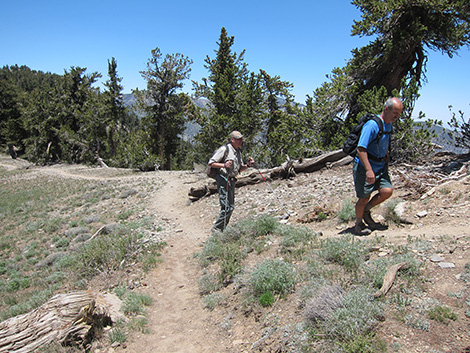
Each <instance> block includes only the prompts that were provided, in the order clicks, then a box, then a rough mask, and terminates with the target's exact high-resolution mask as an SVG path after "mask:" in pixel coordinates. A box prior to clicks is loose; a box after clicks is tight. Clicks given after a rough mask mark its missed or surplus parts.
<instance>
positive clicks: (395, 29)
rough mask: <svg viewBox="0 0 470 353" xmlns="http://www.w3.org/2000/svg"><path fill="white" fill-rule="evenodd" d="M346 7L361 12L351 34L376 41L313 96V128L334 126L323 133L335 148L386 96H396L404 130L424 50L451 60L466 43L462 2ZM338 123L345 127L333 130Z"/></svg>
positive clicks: (386, 1) (468, 24) (469, 14)
mask: <svg viewBox="0 0 470 353" xmlns="http://www.w3.org/2000/svg"><path fill="white" fill-rule="evenodd" d="M352 4H354V5H355V6H357V7H358V8H359V9H360V10H361V11H362V20H361V21H355V24H354V26H353V30H352V34H353V35H360V36H363V35H367V36H375V37H376V38H375V40H374V41H373V42H371V43H370V44H369V45H366V46H364V47H362V48H360V49H354V50H353V51H352V54H353V57H352V59H351V60H349V62H348V63H347V65H346V66H345V67H343V68H335V69H334V70H333V71H332V75H331V76H329V79H330V81H329V82H325V83H324V84H323V85H322V86H321V87H319V88H318V89H317V90H316V91H315V92H314V97H313V98H314V114H315V115H316V116H317V117H318V118H317V119H318V120H317V122H316V124H317V126H318V129H319V130H320V131H323V132H325V131H326V132H328V131H330V129H329V127H330V126H333V125H336V126H337V128H336V129H334V130H333V131H330V132H329V133H328V135H325V134H324V135H323V138H324V139H325V141H326V142H327V143H330V144H331V145H330V146H336V147H339V146H338V145H339V144H340V143H341V141H342V140H344V136H347V133H348V131H349V129H351V128H352V126H354V125H355V123H356V122H357V120H358V118H359V117H360V116H361V115H363V114H364V113H365V112H366V111H370V112H379V111H380V110H381V108H382V103H383V102H384V101H385V99H386V98H387V97H389V96H392V95H401V96H402V98H403V100H404V111H403V114H402V116H403V120H406V121H404V122H403V123H401V125H403V126H410V124H411V113H412V110H413V107H414V102H415V100H416V99H417V98H418V97H419V88H420V87H421V85H422V83H423V81H424V79H425V75H424V73H425V71H426V61H427V54H426V49H430V50H434V51H441V52H442V53H444V54H447V55H448V56H449V57H452V56H453V55H454V54H456V53H457V51H458V50H459V49H460V48H461V47H462V46H464V45H469V44H470V7H469V6H468V1H462V0H459V1H455V0H411V1H410V0H354V1H352ZM405 91H406V92H407V93H405ZM338 121H339V122H341V121H344V122H345V123H344V124H343V126H342V127H340V128H338ZM398 125H400V123H399V124H398ZM411 140H412V139H411Z"/></svg>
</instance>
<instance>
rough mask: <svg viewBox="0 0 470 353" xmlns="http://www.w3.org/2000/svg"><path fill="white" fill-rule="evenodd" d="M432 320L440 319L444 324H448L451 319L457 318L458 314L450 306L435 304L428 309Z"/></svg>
mask: <svg viewBox="0 0 470 353" xmlns="http://www.w3.org/2000/svg"><path fill="white" fill-rule="evenodd" d="M428 315H429V318H430V319H431V320H435V321H439V322H441V323H443V324H446V325H447V324H448V323H449V322H450V321H455V320H457V315H456V314H455V313H454V312H453V311H452V309H451V308H449V307H448V306H441V305H438V306H435V307H434V308H431V309H429V311H428Z"/></svg>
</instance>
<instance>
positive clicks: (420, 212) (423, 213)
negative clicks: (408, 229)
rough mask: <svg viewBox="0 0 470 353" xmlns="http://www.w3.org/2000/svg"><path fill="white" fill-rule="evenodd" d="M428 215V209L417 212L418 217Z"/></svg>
mask: <svg viewBox="0 0 470 353" xmlns="http://www.w3.org/2000/svg"><path fill="white" fill-rule="evenodd" d="M427 215H428V211H419V212H418V213H417V214H416V217H418V218H424V217H426V216H427Z"/></svg>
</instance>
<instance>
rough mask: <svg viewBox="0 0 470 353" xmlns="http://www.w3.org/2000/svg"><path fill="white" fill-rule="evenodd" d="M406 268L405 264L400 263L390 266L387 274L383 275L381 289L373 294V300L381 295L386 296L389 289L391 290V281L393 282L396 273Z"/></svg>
mask: <svg viewBox="0 0 470 353" xmlns="http://www.w3.org/2000/svg"><path fill="white" fill-rule="evenodd" d="M406 266H408V264H407V263H406V262H401V263H399V264H396V265H393V266H390V267H389V268H388V270H387V272H386V273H385V276H384V282H383V284H382V288H380V289H379V290H378V291H377V292H375V293H374V298H379V297H381V296H382V295H385V294H387V292H388V291H389V290H390V288H392V284H393V281H394V280H395V276H396V275H397V272H398V271H399V270H400V269H402V268H404V267H406Z"/></svg>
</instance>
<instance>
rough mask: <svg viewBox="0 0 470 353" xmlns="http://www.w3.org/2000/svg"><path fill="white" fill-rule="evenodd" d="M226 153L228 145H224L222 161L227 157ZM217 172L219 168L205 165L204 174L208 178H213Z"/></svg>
mask: <svg viewBox="0 0 470 353" xmlns="http://www.w3.org/2000/svg"><path fill="white" fill-rule="evenodd" d="M214 153H215V151H214ZM227 154H228V145H225V152H224V158H223V159H222V160H223V161H225V158H227ZM220 162H221V161H219V163H220ZM218 173H219V168H212V167H211V166H210V165H208V166H207V171H206V174H207V176H208V177H209V178H212V179H215V177H216V176H217V174H218Z"/></svg>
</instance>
